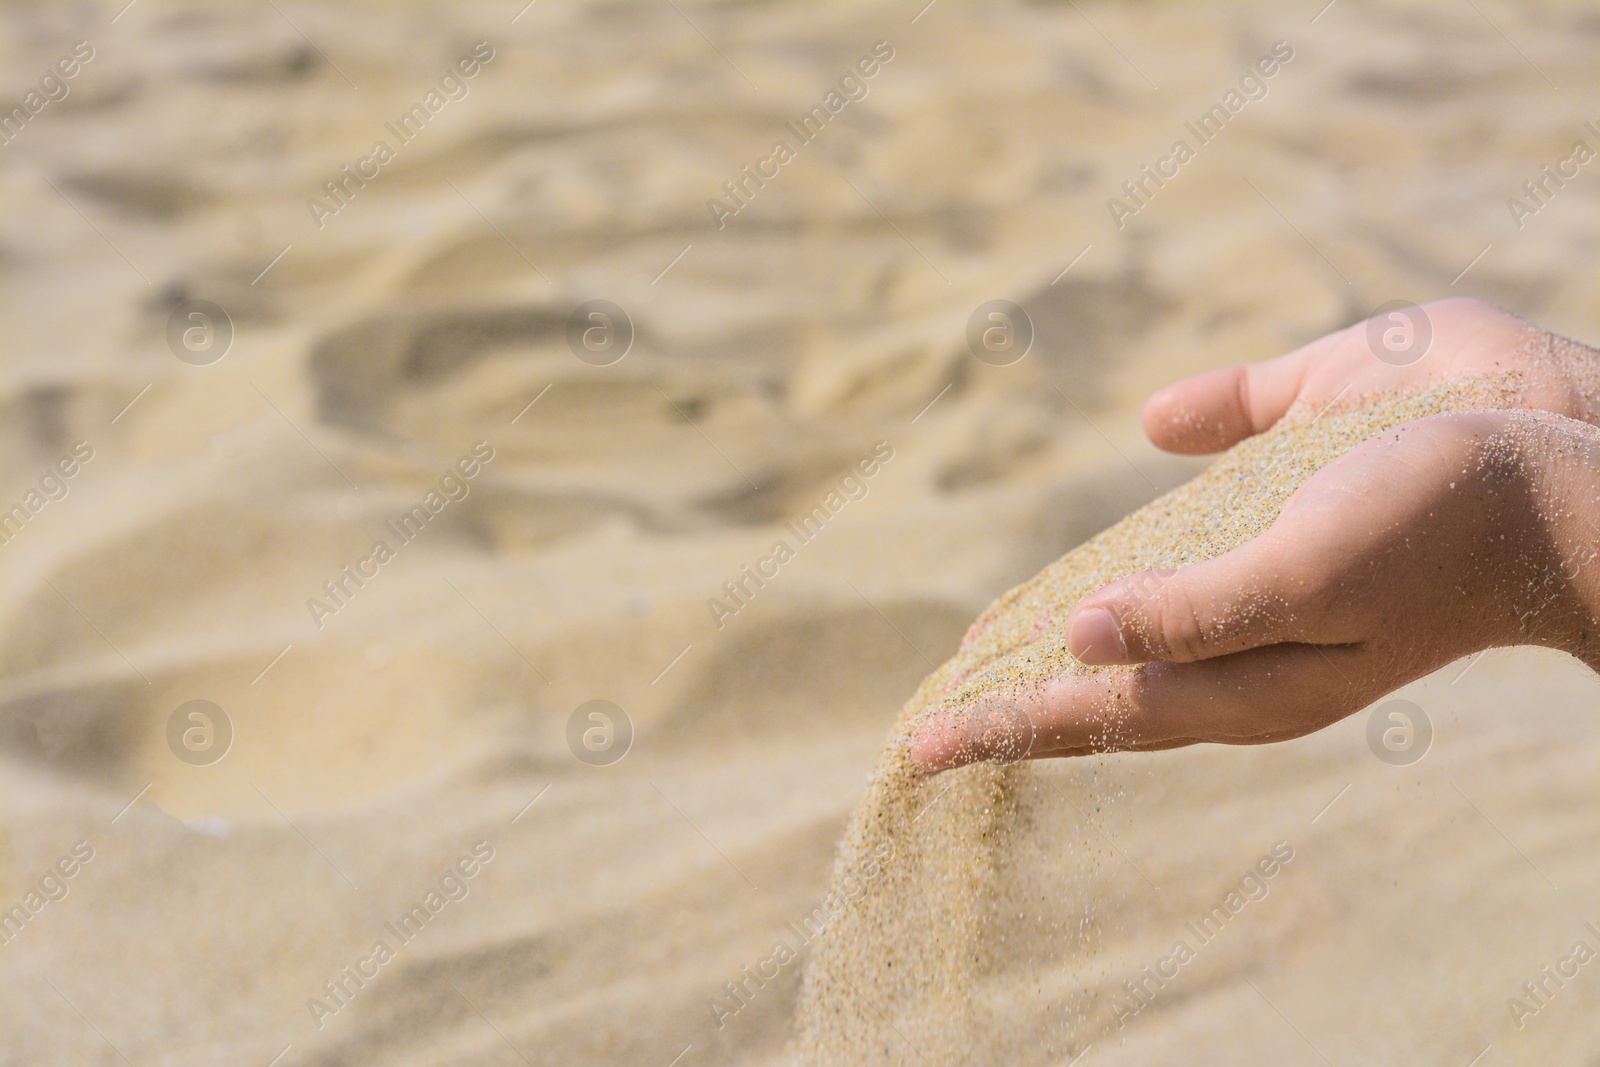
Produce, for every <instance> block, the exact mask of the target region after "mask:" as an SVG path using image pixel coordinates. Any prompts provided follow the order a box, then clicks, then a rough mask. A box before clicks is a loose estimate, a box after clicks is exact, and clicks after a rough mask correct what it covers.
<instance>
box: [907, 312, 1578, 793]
mask: <svg viewBox="0 0 1600 1067" xmlns="http://www.w3.org/2000/svg"><path fill="white" fill-rule="evenodd" d="M1462 310H1463V313H1464V314H1465V315H1466V316H1468V317H1471V318H1473V319H1487V320H1488V322H1487V323H1481V322H1480V323H1479V325H1480V327H1481V328H1483V329H1485V330H1502V331H1508V330H1509V331H1512V332H1514V333H1515V334H1516V336H1517V338H1518V343H1519V344H1521V342H1522V337H1523V331H1524V329H1525V327H1523V326H1521V324H1519V323H1518V322H1517V320H1514V319H1510V318H1509V317H1506V318H1504V319H1500V318H1499V316H1500V313H1498V312H1487V311H1485V310H1484V309H1483V308H1482V306H1481V305H1467V306H1466V307H1465V308H1463V309H1462ZM1496 322H1498V325H1496ZM1339 336H1340V335H1334V338H1337V337H1339ZM1495 336H1499V337H1501V338H1502V341H1503V340H1504V337H1505V333H1504V332H1502V333H1500V334H1498V335H1495ZM1334 338H1330V339H1324V341H1322V342H1318V345H1322V346H1330V345H1332V342H1333V339H1334ZM1356 343H1358V344H1360V343H1361V342H1359V341H1358V342H1356ZM1435 343H1436V344H1437V343H1438V340H1437V339H1436V342H1435ZM1316 348H1317V345H1313V346H1311V348H1308V349H1303V350H1302V351H1301V353H1296V354H1294V355H1291V356H1286V357H1284V359H1283V360H1280V361H1276V363H1275V364H1265V365H1263V366H1264V367H1265V368H1275V369H1268V370H1258V369H1257V368H1251V369H1249V370H1248V371H1219V372H1217V373H1216V375H1213V376H1207V377H1210V378H1213V379H1215V381H1213V382H1212V383H1211V384H1209V385H1207V384H1205V383H1206V381H1207V378H1206V377H1202V378H1200V379H1195V380H1192V381H1191V382H1188V383H1184V384H1183V385H1180V386H1178V387H1175V389H1174V390H1169V391H1168V392H1167V393H1163V394H1161V395H1159V396H1158V397H1157V398H1155V399H1154V400H1153V401H1152V402H1151V406H1150V407H1147V409H1146V411H1147V420H1148V413H1149V412H1150V411H1151V410H1152V409H1156V410H1160V409H1161V405H1162V404H1168V403H1169V402H1170V399H1171V397H1173V396H1178V397H1180V398H1182V399H1181V403H1182V404H1183V405H1186V406H1187V407H1188V408H1189V409H1190V410H1191V411H1203V412H1204V413H1205V415H1206V421H1207V423H1208V424H1209V425H1210V426H1212V427H1213V428H1215V427H1223V429H1212V430H1209V431H1207V432H1208V433H1209V434H1210V436H1208V437H1207V438H1205V440H1207V441H1209V442H1210V443H1212V444H1213V445H1215V444H1228V443H1231V442H1232V441H1233V440H1236V439H1238V438H1239V437H1241V436H1246V435H1248V434H1249V433H1253V432H1256V431H1257V430H1259V429H1264V428H1265V427H1266V426H1267V425H1270V423H1271V421H1273V418H1275V416H1272V415H1271V413H1272V412H1273V411H1277V412H1278V413H1281V411H1282V410H1283V409H1285V408H1287V406H1288V405H1289V404H1290V403H1291V402H1293V400H1294V399H1295V398H1296V397H1297V396H1298V397H1304V396H1306V395H1308V392H1307V391H1308V390H1321V389H1326V388H1328V387H1330V386H1331V388H1332V391H1333V392H1337V391H1338V389H1339V388H1342V387H1343V386H1342V385H1341V384H1339V382H1340V376H1338V375H1333V374H1332V373H1331V372H1326V371H1324V370H1323V369H1322V368H1321V367H1320V366H1312V365H1311V364H1310V363H1309V362H1307V360H1308V357H1306V356H1305V355H1304V354H1303V353H1305V352H1308V351H1311V350H1313V349H1316ZM1451 351H1454V352H1455V353H1456V357H1455V358H1457V359H1458V360H1462V361H1467V365H1468V367H1470V370H1468V371H1464V372H1466V373H1483V372H1484V371H1485V370H1494V369H1496V368H1498V369H1507V368H1509V367H1511V366H1514V365H1516V362H1517V359H1518V358H1521V357H1520V356H1519V355H1518V353H1508V354H1506V355H1505V356H1503V357H1497V356H1494V355H1493V354H1485V353H1483V352H1481V351H1480V350H1479V348H1478V346H1477V344H1476V342H1473V341H1470V340H1467V341H1463V342H1461V343H1460V344H1459V345H1453V346H1452V348H1451ZM1331 353H1332V354H1331V356H1330V358H1333V359H1334V360H1336V361H1337V362H1338V364H1339V366H1340V367H1342V368H1344V369H1343V371H1342V377H1343V381H1344V382H1345V383H1348V382H1351V381H1354V382H1356V383H1357V386H1358V387H1359V388H1361V389H1362V390H1363V391H1365V390H1366V389H1368V388H1372V389H1380V388H1386V387H1389V386H1392V385H1394V384H1397V383H1396V382H1395V381H1394V380H1392V379H1391V377H1390V376H1389V375H1388V374H1385V373H1379V374H1377V375H1373V374H1370V373H1368V372H1364V371H1361V370H1360V369H1359V368H1358V367H1356V366H1355V365H1354V360H1353V358H1352V357H1351V356H1350V354H1349V353H1348V352H1345V351H1343V350H1342V349H1339V348H1337V347H1333V348H1332V349H1331ZM1325 354H1326V353H1325ZM1361 354H1362V355H1363V356H1364V358H1365V359H1367V360H1369V361H1371V360H1372V356H1371V354H1370V353H1368V352H1366V350H1365V348H1364V347H1363V349H1362V353H1361ZM1440 354H1443V353H1440ZM1430 358H1431V357H1430ZM1295 360H1301V361H1303V365H1302V366H1301V367H1300V368H1299V369H1294V368H1293V367H1292V361H1295ZM1286 368H1287V369H1286ZM1452 370H1461V368H1460V367H1459V366H1458V367H1455V368H1452ZM1526 373H1527V374H1528V377H1529V379H1530V384H1531V385H1533V386H1535V387H1536V388H1537V389H1538V390H1539V393H1538V395H1539V396H1540V397H1542V398H1543V399H1545V400H1547V401H1549V402H1551V403H1552V404H1556V403H1557V402H1558V401H1559V402H1560V405H1559V406H1564V407H1565V408H1566V409H1567V410H1568V411H1575V412H1578V413H1580V414H1587V413H1588V412H1587V411H1586V410H1584V411H1578V409H1579V407H1580V406H1582V407H1586V405H1584V404H1582V399H1583V398H1582V396H1580V395H1576V394H1575V392H1574V391H1573V390H1571V389H1568V388H1567V386H1566V385H1565V384H1563V381H1562V379H1561V377H1560V375H1559V374H1558V373H1557V372H1555V371H1553V370H1551V369H1550V368H1548V367H1546V366H1542V365H1537V364H1536V365H1534V366H1533V367H1532V368H1531V369H1529V370H1527V371H1526ZM1228 375H1233V379H1232V380H1233V381H1235V382H1237V381H1239V380H1241V379H1242V378H1244V377H1247V376H1252V375H1253V376H1254V377H1250V381H1251V385H1250V392H1249V394H1247V395H1245V396H1244V397H1243V398H1242V399H1241V400H1239V401H1237V402H1236V401H1234V400H1233V399H1232V398H1233V397H1238V396H1239V395H1240V394H1239V393H1238V391H1237V389H1236V388H1233V387H1231V386H1226V385H1225V384H1218V383H1224V381H1225V377H1226V376H1228ZM1275 376H1276V377H1275ZM1449 376H1453V375H1449ZM1291 379H1292V380H1291ZM1258 385H1262V387H1261V388H1258ZM1310 395H1316V394H1315V393H1312V394H1310ZM1330 398H1331V395H1330ZM1170 409H1171V408H1170V406H1169V407H1168V410H1170ZM1269 416H1270V417H1269ZM1246 419H1247V420H1248V421H1246ZM1159 421H1160V420H1158V422H1159ZM1168 425H1170V424H1168ZM1152 436H1154V437H1156V438H1157V439H1158V441H1160V442H1161V443H1168V444H1171V445H1172V446H1174V447H1183V446H1184V445H1185V444H1190V445H1196V448H1195V450H1199V448H1198V442H1199V440H1200V439H1199V438H1198V437H1196V436H1194V435H1192V434H1190V435H1189V436H1185V435H1184V434H1182V433H1176V432H1175V433H1171V434H1169V435H1167V436H1166V437H1165V438H1162V437H1161V436H1160V435H1159V434H1157V433H1153V434H1152ZM1597 560H1600V430H1596V429H1595V428H1594V427H1592V426H1588V425H1584V424H1583V423H1579V422H1573V421H1569V420H1568V419H1566V418H1562V417H1559V416H1555V415H1551V414H1548V413H1545V412H1510V411H1495V412H1488V413H1482V414H1472V415H1444V416H1436V417H1433V418H1428V419H1421V420H1418V421H1416V422H1413V423H1409V424H1407V425H1405V426H1403V427H1400V428H1398V429H1396V430H1392V431H1389V432H1386V433H1384V434H1381V435H1379V436H1378V437H1375V438H1373V439H1371V440H1369V441H1367V442H1365V443H1363V444H1362V445H1360V446H1358V447H1357V448H1355V449H1354V450H1352V451H1351V452H1349V453H1348V454H1346V455H1345V456H1343V457H1341V458H1339V459H1338V460H1335V461H1334V462H1333V463H1330V464H1329V465H1328V466H1326V467H1325V468H1323V469H1322V470H1321V471H1319V472H1318V473H1317V474H1316V475H1315V476H1313V477H1312V478H1310V479H1309V480H1308V481H1307V482H1306V483H1305V484H1304V485H1303V486H1301V487H1300V489H1299V490H1298V491H1297V492H1296V493H1295V494H1294V496H1293V497H1292V498H1291V499H1290V501H1289V503H1288V505H1287V506H1286V507H1285V508H1284V510H1283V513H1282V514H1281V515H1280V516H1279V518H1278V520H1277V522H1275V523H1274V524H1273V526H1272V527H1271V528H1270V529H1268V530H1267V531H1266V532H1265V533H1263V534H1262V535H1261V536H1259V537H1257V538H1256V539H1255V540H1253V541H1251V542H1249V543H1248V544H1245V545H1242V546H1241V547H1239V548H1237V549H1235V550H1234V551H1232V552H1229V553H1227V554H1225V555H1223V556H1221V557H1218V558H1217V559H1214V560H1210V561H1207V562H1204V563H1200V564H1196V565H1195V566H1192V567H1186V568H1183V569H1181V570H1179V571H1177V572H1175V573H1173V574H1172V575H1171V577H1168V578H1165V579H1163V578H1161V577H1160V576H1158V575H1145V576H1143V577H1142V578H1139V579H1126V580H1123V581H1120V582H1113V583H1112V584H1110V585H1108V586H1106V587H1104V588H1102V589H1100V590H1097V591H1096V592H1094V593H1092V594H1090V595H1089V596H1087V597H1085V598H1084V599H1083V600H1082V601H1080V602H1079V603H1078V604H1077V605H1076V606H1075V607H1074V609H1073V611H1072V614H1071V615H1070V616H1069V617H1068V619H1067V622H1066V626H1067V628H1068V643H1069V647H1070V648H1071V649H1072V651H1073V653H1074V655H1076V656H1078V657H1079V659H1081V660H1082V661H1083V662H1084V663H1088V664H1113V663H1121V664H1144V666H1142V667H1140V668H1139V669H1138V670H1136V671H1134V672H1123V671H1115V672H1097V673H1096V674H1093V675H1089V676H1082V677H1080V676H1065V677H1062V678H1059V679H1056V680H1055V681H1053V682H1051V683H1049V684H1048V685H1046V686H1044V687H1042V688H1041V689H1040V690H1038V691H1036V692H1035V693H1033V694H1032V695H1031V696H1029V697H1026V698H1024V699H1023V700H1022V701H1021V703H1022V705H1023V711H1024V712H1025V713H1026V715H1027V717H1028V719H1029V721H1030V722H1031V725H1032V732H1033V743H1032V748H1031V750H1030V751H1029V756H1030V757H1032V758H1039V757H1048V756H1070V755H1083V754H1087V753H1089V752H1094V751H1106V750H1111V749H1158V748H1172V747H1176V746H1180V745H1188V744H1194V743H1196V742H1201V741H1213V742H1220V743H1227V744H1259V743H1264V742H1269V741H1280V740H1286V739H1288V738H1292V737H1298V736H1300V735H1302V734H1306V733H1310V732H1312V731H1314V730H1318V729H1320V728H1322V727H1323V726H1326V725H1328V724H1330V723H1332V722H1335V721H1337V720H1339V719H1341V718H1343V717H1345V716H1346V715H1350V714H1352V713H1354V712H1355V711H1358V710H1360V709H1361V708H1362V707H1364V706H1366V705H1367V704H1369V703H1371V702H1372V701H1373V700H1376V699H1377V698H1379V697H1381V696H1382V695H1383V694H1385V693H1388V692H1390V691H1392V690H1393V689H1396V688H1398V687H1399V686H1401V685H1404V684H1405V683H1407V682H1409V681H1412V680H1413V679H1415V678H1418V677H1420V676H1422V675H1424V674H1427V673H1428V672H1430V671H1433V670H1435V669H1437V668H1439V667H1441V666H1443V665H1445V664H1446V663H1449V662H1450V661H1452V660H1454V659H1457V658H1459V657H1462V656H1465V655H1469V654H1471V653H1473V652H1477V651H1479V650H1481V649H1485V648H1491V647H1494V646H1498V645H1515V644H1541V645H1547V646H1551V647H1555V648H1560V649H1564V650H1566V651H1568V652H1571V653H1573V654H1575V655H1578V656H1580V657H1581V658H1583V659H1584V661H1585V662H1587V663H1588V664H1589V665H1590V666H1591V667H1595V668H1596V669H1600V565H1595V564H1596V563H1597ZM963 740H965V741H967V742H970V741H971V738H970V737H968V738H965V739H963V737H962V736H961V735H960V732H959V731H958V730H956V729H954V728H952V727H951V726H950V725H949V724H948V722H947V721H944V720H941V719H937V718H936V719H930V720H929V722H928V723H926V724H924V726H923V728H922V729H921V730H920V731H919V732H918V734H917V736H916V738H915V740H914V742H913V755H914V757H915V759H916V761H917V762H918V764H919V765H920V766H922V767H923V768H924V769H926V770H929V771H934V770H943V769H945V768H947V767H950V766H955V765H957V764H958V763H965V762H970V761H972V760H975V759H982V758H985V756H986V755H988V753H985V752H983V751H973V750H972V749H971V748H970V746H968V745H963V744H962V742H963ZM993 740H994V742H995V743H996V744H999V745H1001V746H1002V747H1004V746H1005V744H1006V743H1007V741H1006V739H1004V738H999V737H996V738H994V739H993ZM1013 743H1014V741H1013ZM958 746H960V747H958ZM996 754H1003V753H999V752H997V753H996Z"/></svg>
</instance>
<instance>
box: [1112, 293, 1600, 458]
mask: <svg viewBox="0 0 1600 1067" xmlns="http://www.w3.org/2000/svg"><path fill="white" fill-rule="evenodd" d="M1418 311H1420V312H1421V316H1420V318H1419V316H1418V314H1417V313H1418ZM1418 327H1420V328H1418ZM1424 343H1426V348H1425V350H1424V348H1423V345H1424ZM1379 353H1382V356H1383V358H1380V356H1379ZM1386 360H1392V361H1396V362H1386ZM1506 372H1514V373H1515V374H1516V375H1517V376H1518V379H1519V380H1518V382H1517V391H1518V393H1519V394H1520V397H1519V400H1518V402H1517V403H1515V404H1512V405H1509V406H1512V407H1518V408H1528V409H1533V410H1540V411H1551V412H1554V413H1556V414H1557V415H1565V416H1567V417H1568V418H1572V419H1581V420H1583V421H1584V422H1592V423H1600V353H1597V352H1595V350H1593V349H1591V348H1588V347H1586V346H1584V345H1580V344H1577V343H1576V342H1573V341H1569V340H1567V339H1566V338H1564V337H1558V336H1556V335H1555V334H1551V333H1547V332H1546V331H1544V330H1541V329H1539V328H1538V327H1536V326H1533V325H1532V324H1530V323H1527V322H1524V321H1523V320H1522V319H1519V318H1517V317H1516V316H1515V315H1512V314H1511V313H1509V312H1506V311H1502V310H1500V309H1499V308H1497V307H1494V306H1492V305H1489V304H1485V303H1482V302H1480V301H1477V300H1440V301H1436V302H1435V303H1432V304H1423V305H1422V306H1421V307H1420V308H1413V309H1412V310H1411V312H1410V314H1409V315H1406V314H1396V315H1393V316H1378V317H1377V318H1375V319H1371V320H1368V321H1366V322H1358V323H1356V324H1355V325H1354V326H1351V327H1349V328H1348V329H1344V330H1340V331H1338V332H1337V333H1330V334H1328V335H1327V336H1326V337H1322V338H1319V339H1318V340H1316V341H1313V342H1311V343H1310V344H1308V345H1306V346H1304V347H1303V348H1298V349H1296V350H1295V351H1293V352H1290V353H1289V354H1288V355H1286V356H1279V357H1278V358H1277V359H1269V360H1265V361H1263V362H1261V363H1251V364H1246V365H1243V366H1237V367H1224V368H1222V369H1221V370H1215V371H1211V372H1209V373H1207V374H1200V375H1196V376H1195V377H1193V378H1188V379H1185V380H1184V381H1181V382H1178V383H1176V384H1174V385H1169V386H1167V387H1166V388H1165V389H1162V390H1161V391H1160V392H1158V393H1156V394H1155V395H1154V396H1152V397H1151V398H1150V399H1149V400H1148V401H1146V402H1145V405H1144V430H1145V434H1146V435H1147V436H1149V438H1150V440H1151V441H1152V442H1154V443H1155V445H1156V446H1157V447H1158V448H1162V449H1165V450H1166V451H1168V452H1183V453H1191V454H1192V453H1205V452H1220V451H1221V450H1223V449H1225V448H1229V447H1231V446H1233V445H1235V444H1238V443H1239V442H1240V441H1242V440H1244V439H1245V438H1246V437H1250V436H1252V435H1253V434H1258V433H1260V432H1262V431H1263V430H1266V429H1268V428H1269V427H1271V426H1272V424H1273V423H1275V422H1277V421H1278V420H1279V419H1280V418H1282V417H1283V416H1284V414H1285V413H1287V412H1288V411H1289V409H1290V407H1291V406H1293V405H1295V404H1296V403H1298V404H1299V405H1300V406H1301V407H1302V408H1303V409H1309V411H1310V413H1311V414H1312V415H1315V414H1316V413H1317V412H1319V411H1321V410H1322V409H1323V408H1324V407H1325V406H1326V405H1328V404H1329V403H1331V402H1332V401H1334V400H1335V399H1343V400H1345V401H1349V400H1353V399H1356V398H1358V397H1361V396H1365V395H1369V394H1372V393H1377V392H1381V391H1383V390H1386V389H1395V388H1407V387H1421V386H1426V385H1431V384H1436V383H1439V382H1443V381H1447V380H1450V379H1454V378H1476V377H1481V376H1484V375H1490V374H1503V373H1506Z"/></svg>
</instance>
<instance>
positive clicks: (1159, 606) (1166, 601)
mask: <svg viewBox="0 0 1600 1067" xmlns="http://www.w3.org/2000/svg"><path fill="white" fill-rule="evenodd" d="M1145 618H1146V620H1147V625H1148V630H1149V633H1148V639H1149V642H1150V644H1151V645H1152V646H1153V647H1152V651H1155V652H1158V653H1162V654H1164V655H1165V656H1167V657H1168V658H1170V659H1173V660H1175V661H1178V662H1189V661H1191V660H1198V659H1204V658H1205V657H1206V655H1207V654H1208V652H1209V649H1208V644H1209V642H1208V641H1207V640H1206V632H1205V628H1204V623H1203V621H1202V619H1201V616H1200V612H1199V611H1198V609H1197V608H1196V607H1195V604H1194V600H1193V598H1191V597H1189V596H1187V595H1185V593H1184V592H1183V591H1182V590H1181V589H1169V590H1168V591H1167V595H1165V596H1162V597H1159V598H1157V599H1156V600H1155V602H1154V603H1152V604H1151V605H1150V609H1149V610H1147V611H1146V613H1145Z"/></svg>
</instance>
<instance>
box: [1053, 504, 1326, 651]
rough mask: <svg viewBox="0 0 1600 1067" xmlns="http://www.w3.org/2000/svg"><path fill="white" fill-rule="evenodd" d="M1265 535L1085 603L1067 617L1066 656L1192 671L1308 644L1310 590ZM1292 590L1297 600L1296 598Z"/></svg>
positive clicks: (1138, 577) (1126, 582)
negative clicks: (1232, 656)
mask: <svg viewBox="0 0 1600 1067" xmlns="http://www.w3.org/2000/svg"><path fill="white" fill-rule="evenodd" d="M1269 536H1270V535H1269V534H1264V535H1263V536H1262V537H1259V538H1257V539H1256V540H1254V541H1251V542H1249V543H1248V544H1245V545H1242V546H1240V547H1239V548H1236V549H1234V550H1233V551H1232V552H1228V553H1226V554H1224V555H1221V556H1218V557H1217V558H1216V559H1211V560H1207V561H1205V562H1203V563H1197V564H1195V565H1193V566H1190V567H1184V568H1182V569H1179V570H1150V571H1141V572H1140V573H1138V574H1134V575H1130V576H1129V577H1127V578H1122V579H1119V580H1117V581H1115V582H1112V583H1111V584H1110V585H1107V586H1104V587H1102V588H1100V589H1098V590H1096V591H1095V592H1093V593H1090V594H1089V595H1088V596H1086V597H1084V598H1083V599H1082V600H1080V601H1079V602H1078V603H1077V605H1076V606H1074V607H1073V609H1072V612H1071V614H1069V615H1068V616H1067V621H1066V628H1067V648H1068V650H1069V651H1071V653H1072V654H1073V655H1074V656H1076V657H1077V658H1078V660H1079V662H1081V663H1084V664H1087V665H1090V666H1100V665H1104V664H1111V663H1143V662H1146V661H1149V660H1165V661H1168V662H1172V663H1192V662H1195V661H1197V660H1204V659H1211V658H1213V657H1215V656H1223V655H1227V654H1228V653H1232V652H1242V651H1244V650H1245V649H1250V648H1259V647H1261V646H1263V645H1272V644H1280V643H1283V642H1309V641H1310V638H1308V637H1307V636H1306V635H1305V633H1304V632H1303V631H1302V630H1301V628H1300V627H1299V626H1298V625H1297V624H1296V622H1295V617H1296V615H1298V614H1306V615H1311V614H1312V613H1309V612H1303V611H1302V610H1299V609H1303V607H1304V602H1305V600H1306V598H1307V596H1308V593H1309V587H1308V583H1306V582H1304V581H1297V580H1294V579H1292V578H1289V577H1286V576H1285V573H1284V571H1285V567H1284V564H1285V562H1286V561H1285V560H1284V559H1283V557H1282V555H1281V554H1278V553H1275V551H1274V548H1273V546H1272V545H1271V544H1270V543H1268V538H1269ZM1291 590H1292V592H1291Z"/></svg>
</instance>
